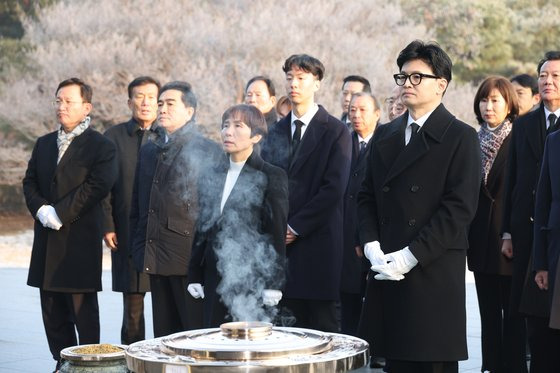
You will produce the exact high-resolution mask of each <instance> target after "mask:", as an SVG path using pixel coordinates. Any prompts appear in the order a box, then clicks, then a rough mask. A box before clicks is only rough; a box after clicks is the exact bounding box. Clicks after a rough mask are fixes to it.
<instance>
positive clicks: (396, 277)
mask: <svg viewBox="0 0 560 373" xmlns="http://www.w3.org/2000/svg"><path fill="white" fill-rule="evenodd" d="M364 254H365V256H366V258H368V259H369V261H370V262H371V270H372V271H374V272H377V275H375V277H374V278H375V279H376V280H391V281H400V280H402V279H403V278H404V275H405V274H406V273H408V272H410V270H411V269H412V268H414V266H416V264H418V260H417V259H416V258H415V257H414V255H413V254H412V252H411V251H410V250H409V249H408V246H407V247H405V248H404V249H402V250H398V251H395V252H392V253H389V254H385V253H383V251H382V250H381V245H380V244H379V242H378V241H372V242H368V243H366V244H365V246H364Z"/></svg>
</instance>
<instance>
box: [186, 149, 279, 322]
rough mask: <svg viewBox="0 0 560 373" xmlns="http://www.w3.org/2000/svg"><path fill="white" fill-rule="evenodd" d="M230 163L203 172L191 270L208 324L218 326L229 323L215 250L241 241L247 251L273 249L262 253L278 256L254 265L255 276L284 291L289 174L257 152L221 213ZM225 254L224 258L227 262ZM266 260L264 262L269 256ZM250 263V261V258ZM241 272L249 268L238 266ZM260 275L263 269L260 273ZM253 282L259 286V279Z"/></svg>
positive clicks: (249, 253) (268, 285)
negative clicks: (220, 292) (218, 290)
mask: <svg viewBox="0 0 560 373" xmlns="http://www.w3.org/2000/svg"><path fill="white" fill-rule="evenodd" d="M228 167H229V161H228V159H227V157H225V156H224V157H223V159H222V162H220V164H219V165H217V167H216V168H215V169H213V170H209V172H208V173H207V175H205V177H204V180H205V181H206V182H205V183H204V185H205V188H204V189H203V190H201V204H202V205H203V206H205V207H204V208H203V209H202V210H201V213H200V219H199V224H198V229H197V233H196V238H195V244H194V247H193V254H192V258H191V263H190V269H189V282H191V283H202V284H203V285H204V326H205V327H217V326H219V324H221V323H223V322H224V321H225V316H226V314H227V309H226V307H225V306H224V304H223V303H222V302H221V301H220V296H219V295H218V294H217V293H216V288H217V287H218V285H219V284H220V281H221V275H220V272H219V270H218V265H217V261H218V257H217V254H216V249H220V246H222V245H225V244H231V243H233V242H235V244H239V245H240V246H241V247H242V250H243V251H245V254H246V255H247V256H248V257H249V256H253V255H255V254H254V253H253V250H255V248H256V247H257V246H258V247H260V248H264V250H265V251H266V250H269V249H273V250H274V251H275V254H274V253H269V254H267V253H266V252H262V253H260V254H259V255H262V256H263V257H266V259H268V258H275V260H272V261H270V262H268V261H267V265H266V268H265V263H259V264H262V265H263V267H261V268H252V269H251V271H252V272H255V273H251V275H250V276H251V278H253V279H257V278H258V279H259V280H261V279H262V283H261V284H260V286H262V287H264V289H282V286H283V285H284V280H285V273H284V271H285V256H286V245H285V236H286V221H287V216H288V177H287V175H286V173H285V172H284V170H282V169H280V168H278V167H275V166H272V165H271V164H269V163H266V162H264V161H263V159H262V158H261V157H260V156H259V155H258V154H257V153H256V152H253V153H252V154H251V156H250V157H249V158H248V159H247V161H246V162H245V165H244V166H243V168H242V170H241V172H240V174H239V177H238V178H237V181H236V183H235V185H234V187H233V189H232V190H231V193H230V195H229V197H228V199H227V201H226V203H225V205H224V208H223V211H222V212H220V202H221V199H222V194H223V189H224V185H225V181H226V176H227V172H228ZM225 259H226V258H225V257H224V258H222V259H221V260H225ZM265 261H266V260H265ZM247 263H248V265H251V264H250V263H251V261H247ZM233 270H237V271H240V272H245V271H247V269H244V268H234V269H233ZM258 273H262V276H259V275H258ZM255 286H257V284H256V283H255Z"/></svg>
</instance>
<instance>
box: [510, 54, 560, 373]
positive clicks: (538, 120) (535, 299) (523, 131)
mask: <svg viewBox="0 0 560 373" xmlns="http://www.w3.org/2000/svg"><path fill="white" fill-rule="evenodd" d="M558 61H560V52H548V53H546V54H545V58H544V59H543V60H541V61H540V63H539V66H538V69H537V71H538V73H539V79H538V86H539V93H540V95H541V99H542V103H541V106H540V108H539V109H538V110H534V111H530V112H529V113H527V114H525V115H523V116H521V117H519V118H518V119H517V120H516V121H514V122H513V128H512V132H511V145H510V153H509V158H508V170H507V184H506V188H505V193H506V194H505V200H504V218H503V224H504V226H503V229H502V232H503V238H504V242H503V244H502V253H504V255H506V256H508V257H510V258H513V275H512V283H511V304H510V307H511V312H510V317H511V320H510V322H511V323H512V336H513V337H514V339H513V341H512V343H513V354H514V358H515V359H517V362H520V361H521V360H522V359H525V317H524V315H526V321H527V324H526V325H527V329H526V331H527V333H526V335H527V338H528V340H529V347H530V349H531V372H548V370H547V369H548V368H547V367H548V366H549V364H548V360H549V359H550V358H551V357H554V355H556V354H557V353H558V351H556V350H551V349H550V347H551V346H555V344H554V342H553V341H554V336H552V335H551V334H550V332H551V331H550V328H549V327H548V317H549V307H548V300H547V293H546V291H545V290H541V289H539V288H538V287H537V284H536V283H535V281H534V280H533V279H534V277H535V276H534V274H533V273H532V271H529V273H528V268H530V267H531V264H530V263H531V262H532V259H531V249H532V246H533V220H534V218H533V217H534V213H535V194H536V189H537V182H538V178H539V173H540V168H541V164H542V157H543V151H544V142H545V139H546V136H547V134H548V133H551V132H554V131H556V130H557V129H558V120H557V118H558V117H560V105H559V104H558V102H557V98H556V97H555V95H558V90H559V89H560V88H559V85H560V83H559V82H558V75H559V74H560V71H559V70H560V69H559V68H558V66H559V64H558ZM515 365H518V364H515Z"/></svg>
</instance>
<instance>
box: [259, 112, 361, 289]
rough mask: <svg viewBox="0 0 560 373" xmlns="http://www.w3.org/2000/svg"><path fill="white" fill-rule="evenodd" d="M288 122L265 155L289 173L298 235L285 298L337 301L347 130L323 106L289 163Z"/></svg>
mask: <svg viewBox="0 0 560 373" xmlns="http://www.w3.org/2000/svg"><path fill="white" fill-rule="evenodd" d="M290 120H291V115H288V116H286V117H285V118H283V119H282V120H280V121H279V122H278V123H276V124H275V125H274V126H273V127H272V128H271V130H270V132H269V134H268V136H267V138H266V141H265V143H264V145H263V151H262V157H263V159H264V160H265V161H267V162H270V163H272V164H273V165H276V166H279V167H281V168H283V169H284V170H285V171H286V172H287V174H288V181H289V192H290V193H289V198H290V212H289V214H288V224H289V225H290V227H292V228H293V229H294V230H295V231H296V232H297V233H298V237H297V239H296V240H295V241H294V242H293V243H292V244H290V245H288V247H287V248H286V253H287V257H288V274H287V282H286V287H285V293H284V296H285V297H286V298H294V299H315V300H335V299H338V297H339V292H340V273H341V269H342V229H341V227H342V218H343V196H344V191H345V190H346V184H347V183H348V175H349V173H350V161H351V157H352V141H351V139H350V133H349V132H348V129H347V128H346V126H344V125H342V123H341V122H340V121H339V120H338V119H336V118H334V117H333V116H331V115H329V114H328V113H327V111H326V110H325V109H324V108H323V107H322V106H319V111H318V112H317V113H316V114H315V116H314V117H313V119H312V120H311V122H310V123H309V127H308V128H307V129H306V131H305V134H304V136H303V138H302V139H301V142H300V144H299V147H298V151H297V153H296V154H295V156H294V159H293V161H292V162H290V143H291V137H292V135H291V123H290ZM290 163H291V164H290Z"/></svg>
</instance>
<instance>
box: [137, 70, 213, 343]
mask: <svg viewBox="0 0 560 373" xmlns="http://www.w3.org/2000/svg"><path fill="white" fill-rule="evenodd" d="M196 105H197V102H196V97H195V95H194V93H193V91H192V88H191V85H190V84H189V83H186V82H180V81H175V82H171V83H168V84H166V85H164V86H163V87H162V88H161V90H160V93H159V97H158V119H157V120H158V124H159V125H160V126H161V127H163V128H164V129H165V131H166V136H165V140H164V141H159V142H149V143H147V144H146V145H145V146H143V147H142V148H141V150H140V154H139V156H138V164H137V168H136V176H135V182H134V190H133V194H132V208H131V215H130V219H131V221H130V226H131V235H130V236H131V237H132V246H131V252H132V256H133V261H134V264H135V266H136V269H137V270H138V271H141V272H145V273H147V274H148V275H149V277H150V288H151V291H152V313H153V318H154V336H155V337H161V336H165V335H169V334H172V333H176V332H179V331H184V330H189V329H196V328H200V327H201V326H202V301H201V300H200V299H194V298H192V297H190V296H188V294H187V291H186V288H187V284H188V280H187V272H188V268H189V261H190V256H191V246H192V242H193V237H194V229H195V226H196V221H197V218H198V209H199V206H198V187H199V186H198V180H199V176H200V174H201V172H203V171H204V167H205V164H208V163H205V162H212V159H213V155H214V154H219V153H218V146H217V144H215V143H213V142H211V141H209V140H207V139H205V138H204V137H203V136H202V135H201V134H200V133H199V131H198V130H197V126H196V124H195V121H194V117H195V112H196Z"/></svg>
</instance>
